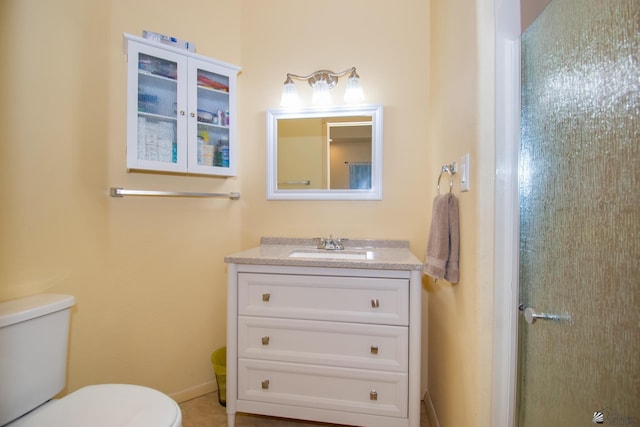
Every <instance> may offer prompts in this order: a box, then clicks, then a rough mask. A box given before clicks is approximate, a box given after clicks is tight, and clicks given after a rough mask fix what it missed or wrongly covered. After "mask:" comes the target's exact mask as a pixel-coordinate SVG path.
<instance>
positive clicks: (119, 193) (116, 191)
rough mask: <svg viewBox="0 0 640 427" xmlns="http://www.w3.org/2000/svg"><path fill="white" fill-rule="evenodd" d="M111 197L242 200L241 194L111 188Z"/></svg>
mask: <svg viewBox="0 0 640 427" xmlns="http://www.w3.org/2000/svg"><path fill="white" fill-rule="evenodd" d="M109 194H110V195H111V197H123V196H162V197H225V198H228V199H231V200H238V199H240V193H235V192H233V193H192V192H185V191H155V190H125V189H124V188H117V187H111V190H110V192H109Z"/></svg>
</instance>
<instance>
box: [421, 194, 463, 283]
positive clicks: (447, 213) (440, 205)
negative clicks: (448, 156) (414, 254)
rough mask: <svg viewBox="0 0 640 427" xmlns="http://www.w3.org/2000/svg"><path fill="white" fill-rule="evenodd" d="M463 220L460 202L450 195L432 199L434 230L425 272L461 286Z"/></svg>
mask: <svg viewBox="0 0 640 427" xmlns="http://www.w3.org/2000/svg"><path fill="white" fill-rule="evenodd" d="M459 261H460V218H459V213H458V199H457V198H456V196H454V195H453V194H451V193H447V194H442V195H437V196H436V198H435V199H433V214H432V217H431V229H430V231H429V241H428V243H427V255H426V257H425V261H424V265H423V267H422V272H423V273H424V274H427V275H429V276H431V277H434V278H436V279H445V280H447V281H448V282H450V283H458V280H459V278H460V270H459V268H460V267H459Z"/></svg>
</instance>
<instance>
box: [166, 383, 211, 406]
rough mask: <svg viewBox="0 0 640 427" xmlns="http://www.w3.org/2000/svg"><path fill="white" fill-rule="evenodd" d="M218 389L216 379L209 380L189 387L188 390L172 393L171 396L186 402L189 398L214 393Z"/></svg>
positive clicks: (179, 401)
mask: <svg viewBox="0 0 640 427" xmlns="http://www.w3.org/2000/svg"><path fill="white" fill-rule="evenodd" d="M217 390H218V385H217V384H216V382H215V381H209V382H206V383H202V384H198V385H195V386H193V387H189V388H188V389H186V390H182V391H178V392H175V393H171V394H170V395H169V396H170V397H171V398H172V399H173V400H175V401H176V402H178V403H182V402H186V401H187V400H191V399H195V398H196V397H200V396H204V395H205V394H209V393H212V392H214V391H217Z"/></svg>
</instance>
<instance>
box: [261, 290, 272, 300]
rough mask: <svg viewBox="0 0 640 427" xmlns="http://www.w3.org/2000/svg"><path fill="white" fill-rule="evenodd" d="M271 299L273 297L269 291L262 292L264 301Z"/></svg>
mask: <svg viewBox="0 0 640 427" xmlns="http://www.w3.org/2000/svg"><path fill="white" fill-rule="evenodd" d="M270 299H271V294H270V293H269V292H265V293H264V294H262V301H264V302H269V300H270Z"/></svg>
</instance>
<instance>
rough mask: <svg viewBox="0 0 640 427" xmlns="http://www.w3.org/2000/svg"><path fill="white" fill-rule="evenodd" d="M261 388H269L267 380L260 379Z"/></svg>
mask: <svg viewBox="0 0 640 427" xmlns="http://www.w3.org/2000/svg"><path fill="white" fill-rule="evenodd" d="M262 389H263V390H269V380H264V381H262Z"/></svg>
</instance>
